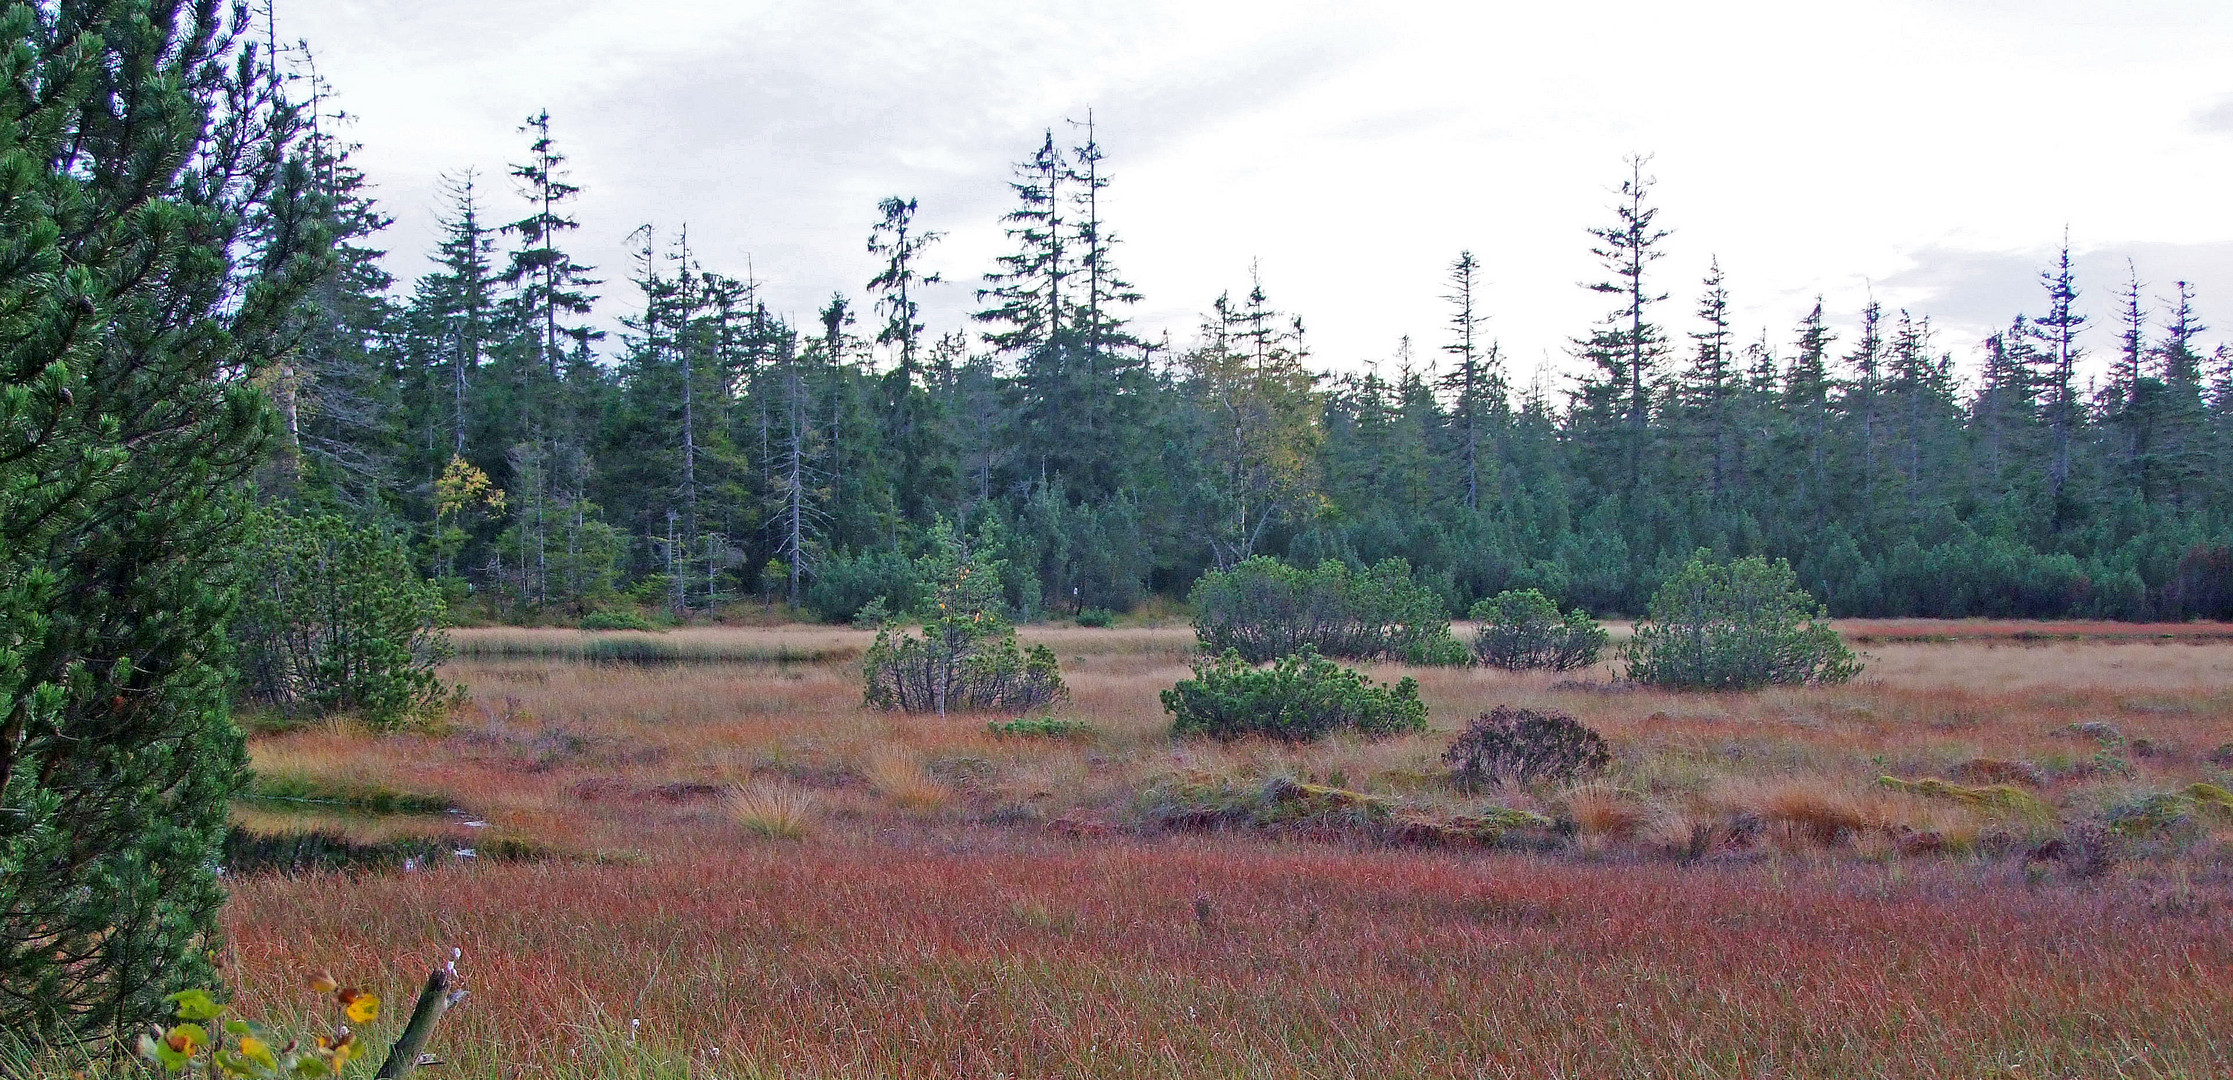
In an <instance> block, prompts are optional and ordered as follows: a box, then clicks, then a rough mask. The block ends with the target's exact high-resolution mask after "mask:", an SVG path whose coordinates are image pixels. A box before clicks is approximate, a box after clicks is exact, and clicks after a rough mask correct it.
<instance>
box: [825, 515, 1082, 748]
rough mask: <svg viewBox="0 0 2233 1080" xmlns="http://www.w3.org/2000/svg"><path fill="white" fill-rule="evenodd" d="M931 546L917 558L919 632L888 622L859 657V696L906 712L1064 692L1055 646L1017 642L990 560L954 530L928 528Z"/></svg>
mask: <svg viewBox="0 0 2233 1080" xmlns="http://www.w3.org/2000/svg"><path fill="white" fill-rule="evenodd" d="M932 539H933V542H934V544H935V545H936V548H935V550H934V551H933V552H932V553H931V554H930V555H928V556H925V557H924V559H923V560H922V561H921V562H920V563H919V564H918V569H919V571H920V572H921V576H922V579H923V580H924V581H926V582H929V583H931V585H932V594H931V596H930V598H929V599H928V600H927V601H925V610H924V612H923V614H924V622H923V631H922V634H921V636H919V637H918V636H916V635H914V634H911V633H909V632H908V631H906V630H905V629H902V628H901V627H899V626H897V625H892V624H887V625H885V626H884V627H883V628H882V629H880V630H878V631H877V632H876V643H875V644H874V645H871V646H870V647H869V650H868V653H867V654H866V655H865V656H863V657H862V659H861V669H862V675H863V678H864V680H865V683H866V686H865V688H864V690H863V694H862V698H863V700H864V701H866V702H867V703H868V704H869V705H871V706H873V707H875V708H879V709H899V710H902V711H905V712H935V713H937V714H939V715H941V716H944V715H945V714H946V713H948V712H953V711H979V710H995V709H997V710H1003V711H1021V710H1024V709H1031V708H1036V707H1038V706H1041V705H1046V704H1048V703H1050V702H1053V701H1055V700H1058V699H1060V698H1061V697H1063V696H1065V695H1066V694H1067V693H1068V690H1066V689H1065V688H1064V687H1063V685H1062V675H1061V673H1060V671H1058V670H1057V668H1056V665H1055V657H1054V651H1053V650H1052V649H1049V648H1047V647H1046V646H1045V645H1034V646H1032V647H1031V648H1030V649H1029V650H1028V651H1026V650H1025V649H1023V648H1022V647H1021V646H1019V645H1018V644H1017V642H1016V628H1015V627H1014V626H1012V625H1010V624H1009V622H1008V620H1007V619H1006V618H1004V617H1002V616H1001V614H1000V606H1001V603H1002V598H1003V591H1002V585H1001V580H1000V569H999V566H998V565H996V564H992V563H988V562H985V561H984V560H982V559H980V558H976V557H973V556H970V555H965V554H963V553H962V549H961V544H960V542H959V540H958V539H957V538H956V537H955V536H954V533H953V530H952V529H951V528H950V527H948V526H945V525H943V524H941V525H940V526H938V528H937V529H935V530H934V531H933V533H932Z"/></svg>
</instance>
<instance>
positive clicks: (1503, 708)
mask: <svg viewBox="0 0 2233 1080" xmlns="http://www.w3.org/2000/svg"><path fill="white" fill-rule="evenodd" d="M1612 759H1613V756H1612V753H1611V751H1609V750H1607V749H1606V748H1605V738H1604V736H1602V735H1599V734H1598V733H1597V732H1595V731H1592V730H1590V729H1589V728H1588V727H1586V726H1584V725H1583V724H1582V723H1581V722H1580V721H1578V720H1575V719H1574V718H1573V717H1571V716H1568V715H1566V714H1565V713H1562V712H1558V711H1556V710H1542V711H1538V710H1535V709H1515V708H1513V707H1512V706H1510V705H1499V706H1497V707H1496V709H1495V711H1493V712H1489V713H1485V714H1483V715H1482V716H1480V717H1479V718H1477V719H1475V720H1474V721H1473V723H1471V724H1469V725H1467V726H1466V729H1465V732H1464V733H1463V734H1461V735H1459V736H1458V737H1457V738H1456V739H1455V740H1453V741H1452V742H1451V743H1450V749H1449V750H1448V751H1446V752H1444V753H1443V755H1442V760H1443V762H1444V763H1445V764H1448V765H1449V766H1450V774H1451V779H1453V780H1455V781H1456V782H1457V784H1458V786H1459V787H1461V788H1464V789H1467V790H1473V789H1477V788H1479V787H1481V786H1482V785H1484V784H1488V783H1491V782H1494V783H1500V784H1508V783H1520V784H1525V783H1531V782H1534V781H1537V780H1548V781H1560V782H1563V781H1568V780H1575V779H1579V778H1582V777H1586V776H1594V775H1596V774H1598V773H1601V772H1604V771H1605V766H1607V765H1609V764H1611V763H1612Z"/></svg>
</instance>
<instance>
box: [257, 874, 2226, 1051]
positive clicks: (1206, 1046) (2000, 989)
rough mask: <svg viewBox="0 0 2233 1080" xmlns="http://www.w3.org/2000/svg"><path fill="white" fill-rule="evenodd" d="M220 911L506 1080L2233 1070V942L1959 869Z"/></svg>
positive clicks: (723, 884)
mask: <svg viewBox="0 0 2233 1080" xmlns="http://www.w3.org/2000/svg"><path fill="white" fill-rule="evenodd" d="M1197 897H1207V898H1208V903H1207V905H1206V906H1207V910H1208V911H1209V912H1210V913H1211V917H1210V918H1209V919H1208V920H1207V922H1206V923H1205V922H1204V920H1202V919H1201V918H1200V917H1199V914H1198V912H1197V910H1196V902H1197ZM1019 911H1028V912H1030V913H1031V914H1033V915H1034V916H1036V917H1034V918H1029V919H1026V918H1022V917H1020V916H1019V914H1018V912H1019ZM230 913H231V916H232V919H231V921H232V940H233V947H234V950H235V954H236V957H237V963H238V965H239V966H240V967H241V968H242V969H244V970H246V971H248V972H251V973H253V974H252V976H251V978H250V979H249V980H248V987H249V991H250V996H251V997H252V998H259V999H261V998H266V997H267V996H268V995H274V989H273V987H274V979H275V977H277V976H279V975H280V973H282V972H288V971H295V972H300V971H306V970H309V969H311V968H314V967H316V966H321V965H324V966H331V967H332V968H334V969H335V970H337V971H349V972H352V973H355V974H358V975H371V974H373V973H378V974H379V975H380V976H381V977H382V978H383V979H384V980H385V982H386V984H387V985H391V986H397V987H400V986H405V985H408V984H409V982H410V981H411V980H412V978H413V977H414V975H415V974H416V973H417V972H418V971H420V970H423V967H424V966H425V964H426V963H428V962H429V961H430V960H433V959H437V958H440V957H444V956H446V955H447V951H448V949H449V948H450V947H451V946H453V945H455V946H459V947H462V948H463V949H464V951H465V955H466V960H465V964H464V967H465V970H466V971H467V972H468V973H469V975H470V978H471V982H472V985H473V986H474V988H475V992H474V997H473V999H472V1000H471V1002H470V1005H469V1007H467V1008H465V1009H462V1010H460V1011H459V1012H458V1013H456V1014H454V1017H455V1018H454V1020H453V1021H452V1022H451V1023H450V1026H449V1027H448V1028H447V1030H446V1031H445V1032H444V1034H443V1036H442V1042H443V1049H444V1051H445V1053H446V1055H447V1056H449V1057H451V1058H452V1060H453V1061H455V1062H457V1063H458V1067H459V1068H460V1069H461V1070H465V1071H467V1072H479V1071H482V1070H485V1071H487V1072H488V1073H490V1074H497V1073H501V1074H504V1075H540V1074H538V1073H535V1072H533V1071H520V1070H529V1069H530V1067H535V1066H540V1067H544V1068H550V1067H563V1066H564V1065H565V1064H566V1063H567V1062H568V1061H569V1059H570V1058H572V1057H573V1056H574V1055H576V1054H580V1053H594V1050H593V1049H587V1050H585V1049H584V1045H585V1036H584V1035H583V1034H582V1032H581V1028H582V1027H583V1026H584V1025H585V1023H589V1024H592V1025H593V1024H594V1022H595V1020H596V1018H598V1017H603V1018H607V1021H608V1022H609V1023H617V1024H625V1021H626V1018H641V1019H642V1020H643V1022H644V1032H645V1035H646V1038H647V1039H649V1040H651V1041H654V1042H656V1043H657V1044H658V1045H659V1046H660V1047H661V1048H662V1050H663V1052H665V1053H667V1054H670V1055H672V1056H675V1057H677V1058H686V1057H687V1058H695V1059H697V1060H698V1061H699V1062H701V1063H710V1062H711V1061H712V1060H713V1059H712V1057H711V1055H710V1054H709V1053H708V1050H709V1049H710V1048H711V1047H714V1046H719V1047H721V1048H722V1050H723V1055H722V1058H721V1060H722V1061H723V1062H725V1063H728V1064H730V1065H732V1066H734V1065H736V1064H739V1063H741V1061H744V1060H749V1061H755V1062H759V1063H762V1064H764V1065H767V1066H773V1067H779V1068H780V1070H781V1075H785V1076H869V1075H875V1076H906V1077H956V1078H959V1077H984V1076H993V1075H1010V1076H1080V1077H1085V1076H1150V1075H1160V1076H1170V1075H1189V1076H1210V1075H1216V1076H1243V1075H1246V1076H1372V1077H1379V1076H1419V1075H1435V1076H1531V1077H1532V1076H1544V1077H1549V1076H1569V1077H1585V1076H1586V1077H1602V1076H1674V1075H1680V1076H1729V1077H1740V1076H1741V1077H1756V1076H1779V1077H1800V1076H1820V1077H1852V1076H1903V1077H1938V1076H1944V1077H1974V1076H1985V1075H2007V1076H2147V1075H2171V1076H2219V1075H2225V1073H2226V1070H2228V1069H2233V1047H2229V1046H2227V1045H2225V1044H2224V1043H2223V1042H2222V1040H2221V1039H2218V1038H2217V1037H2216V1036H2217V1035H2222V1033H2223V1032H2225V1031H2227V1030H2233V981H2229V980H2228V978H2227V976H2228V974H2233V936H2229V935H2228V934H2227V923H2226V919H2225V914H2224V909H2223V907H2222V906H2220V907H2219V909H2218V910H2216V911H2215V912H2213V913H2209V914H2203V915H2194V914H2182V915H2152V914H2150V913H2149V911H2148V909H2147V907H2146V906H2145V904H2144V903H2142V902H2141V901H2140V900H2139V899H2137V898H2136V897H2135V896H2134V895H2129V894H2126V893H2124V892H2120V891H2117V890H2092V891H2077V890H2075V889H2073V888H2072V887H2067V886H2054V887H2050V888H2048V889H2046V890H2045V891H2041V892H2036V893H2033V892H2027V891H2025V890H2024V889H2023V887H2022V886H2021V885H2019V884H2016V883H2014V882H2012V881H2010V880H2008V879H2007V877H2006V876H2005V875H2003V874H1999V873H1997V872H1979V871H1975V870H1965V869H1960V868H1953V867H1944V866H1940V867H1932V868H1926V869H1924V870H1922V871H1920V872H1911V873H1900V872H1896V871H1888V870H1885V869H1881V868H1861V867H1854V866H1850V865H1849V866H1846V867H1844V868H1838V867H1834V866H1830V865H1827V864H1820V865H1813V864H1782V865H1778V866H1774V867H1767V866H1755V867H1721V868H1691V869H1683V868H1679V867H1673V866H1669V865H1666V864H1643V865H1616V866H1601V865H1575V864H1572V863H1560V862H1553V861H1546V860H1540V859H1529V858H1522V857H1494V858H1465V857H1459V856H1454V855H1436V854H1419V853H1386V852H1351V851H1344V850H1339V849H1327V848H1298V847H1266V846H1262V845H1254V844H1250V843H1246V842H1241V841H1221V840H1202V841H1184V842H1178V841H1174V842H1168V843H1151V844H1142V843H1136V842H1126V841H1114V842H1107V843H1093V844H1089V845H1086V846H1073V845H1070V844H1066V843H1060V842H1053V841H1041V840H1027V841H1018V840H1015V839H1012V838H1003V839H984V840H980V839H972V838H956V837H940V836H937V835H934V834H920V835H916V836H914V837H912V838H909V839H908V840H906V841H904V842H901V843H896V844H891V845H889V846H887V845H884V844H859V845H827V844H822V845H816V844H810V845H807V846H804V847H802V846H800V845H797V844H782V843H760V844H736V843H734V842H724V843H722V844H720V845H718V850H713V851H708V852H707V853H706V854H705V855H704V856H703V857H701V858H698V859H695V860H692V861H689V862H688V863H679V864H669V865H659V866H646V867H636V868H616V867H590V866H580V865H545V866H518V865H515V866H503V867H483V868H476V869H468V870H461V871H445V872H439V873H432V874H423V875H418V876H409V877H391V878H385V879H370V880H361V881H355V882H349V881H344V880H342V879H338V878H330V877H319V878H304V879H297V880H282V879H262V880H256V881H251V882H244V883H242V885H241V886H240V887H239V889H238V891H237V893H236V899H235V902H234V904H233V905H232V906H231V908H230ZM275 996H276V997H277V998H280V999H285V998H287V997H288V996H289V995H287V994H285V993H278V994H276V995H275ZM2213 1033H2215V1034H2213Z"/></svg>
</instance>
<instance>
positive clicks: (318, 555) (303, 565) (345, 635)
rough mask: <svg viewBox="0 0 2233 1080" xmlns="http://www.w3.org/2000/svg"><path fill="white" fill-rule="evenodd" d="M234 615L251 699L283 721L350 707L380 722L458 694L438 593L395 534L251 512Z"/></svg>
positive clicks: (430, 712)
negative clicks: (244, 576)
mask: <svg viewBox="0 0 2233 1080" xmlns="http://www.w3.org/2000/svg"><path fill="white" fill-rule="evenodd" d="M248 552H249V555H248V560H247V562H248V565H249V566H250V567H251V568H252V570H251V574H250V577H251V580H250V581H249V583H248V589H247V591H246V595H244V596H243V597H242V599H241V605H240V610H239V613H238V614H237V615H236V616H235V618H234V621H233V636H234V639H235V640H236V641H237V642H238V644H239V650H240V651H239V657H240V670H241V676H242V679H243V681H244V682H245V683H246V687H247V692H248V696H249V698H250V699H251V700H254V701H256V702H259V703H261V704H263V705H265V706H268V707H270V708H272V709H275V710H277V711H278V712H280V713H281V714H282V715H285V716H287V717H289V718H301V717H306V716H321V715H326V714H331V713H353V714H355V715H358V716H360V717H362V718H363V719H364V720H366V721H367V722H368V723H370V724H372V725H373V726H374V727H378V728H397V727H402V726H405V725H408V724H411V723H413V722H417V721H422V720H428V719H432V718H435V717H437V716H438V715H440V714H441V713H442V712H443V710H445V709H447V708H448V707H449V705H450V704H451V702H453V701H454V700H456V696H457V693H458V691H457V690H456V689H454V688H452V687H450V686H448V685H446V684H444V683H443V682H442V681H441V679H439V678H437V677H436V675H435V667H436V666H437V665H439V664H441V663H442V661H444V660H446V659H448V658H449V656H450V643H449V638H448V636H447V635H446V634H444V633H443V632H442V622H441V620H442V609H443V605H442V598H441V593H440V591H439V589H438V588H437V587H436V586H435V584H434V583H432V582H429V581H427V580H425V579H424V578H421V577H420V576H419V574H418V571H417V569H416V568H415V567H414V566H413V565H412V559H411V553H410V550H409V548H408V547H406V546H405V544H404V542H403V540H402V538H401V537H399V536H395V535H393V534H390V533H387V532H384V531H382V530H380V529H378V528H360V527H358V526H355V525H352V524H350V523H349V522H348V521H347V520H345V519H343V518H340V517H335V516H331V515H315V516H299V517H298V516H294V515H290V514H285V513H279V512H272V511H266V512H263V513H259V514H258V515H257V516H256V519H255V521H254V523H253V525H252V528H251V529H250V539H249V543H248Z"/></svg>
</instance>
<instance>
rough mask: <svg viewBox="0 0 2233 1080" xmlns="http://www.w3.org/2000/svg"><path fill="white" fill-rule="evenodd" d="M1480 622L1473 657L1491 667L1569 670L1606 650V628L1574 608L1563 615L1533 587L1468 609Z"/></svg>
mask: <svg viewBox="0 0 2233 1080" xmlns="http://www.w3.org/2000/svg"><path fill="white" fill-rule="evenodd" d="M1469 617H1470V618H1472V619H1473V620H1474V621H1476V622H1479V623H1480V624H1481V629H1480V630H1479V631H1478V632H1477V633H1475V634H1474V636H1473V656H1474V658H1475V659H1477V660H1479V661H1480V662H1481V663H1484V664H1487V665H1489V666H1491V667H1500V668H1512V669H1515V670H1524V669H1529V668H1545V669H1549V670H1551V671H1570V670H1572V669H1574V668H1585V667H1588V666H1590V665H1591V664H1594V663H1596V662H1597V654H1598V652H1599V651H1600V650H1602V649H1603V648H1604V647H1605V640H1606V634H1605V628H1604V627H1602V626H1599V625H1597V620H1595V619H1592V618H1590V617H1589V613H1588V612H1586V611H1583V610H1581V609H1580V608H1576V609H1574V610H1573V611H1570V612H1568V613H1566V614H1564V615H1561V614H1559V610H1558V605H1557V604H1556V603H1553V602H1552V601H1551V598H1550V597H1548V596H1545V595H1543V594H1542V593H1540V592H1537V591H1536V590H1534V589H1509V590H1506V591H1504V592H1501V593H1498V594H1496V595H1495V596H1492V597H1489V598H1488V599H1485V600H1482V601H1480V602H1478V603H1476V604H1474V605H1473V610H1472V612H1471V613H1470V615H1469Z"/></svg>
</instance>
